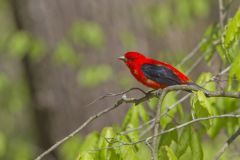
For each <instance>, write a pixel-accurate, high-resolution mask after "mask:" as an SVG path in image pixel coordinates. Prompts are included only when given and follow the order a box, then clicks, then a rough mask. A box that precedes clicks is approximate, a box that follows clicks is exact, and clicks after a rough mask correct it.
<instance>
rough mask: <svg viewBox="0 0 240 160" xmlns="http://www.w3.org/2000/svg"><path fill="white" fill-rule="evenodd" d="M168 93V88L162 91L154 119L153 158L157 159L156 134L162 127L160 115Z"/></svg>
mask: <svg viewBox="0 0 240 160" xmlns="http://www.w3.org/2000/svg"><path fill="white" fill-rule="evenodd" d="M166 94H167V88H165V89H163V90H162V93H161V95H160V98H159V101H158V105H157V114H156V116H155V121H154V131H153V132H154V133H153V136H154V138H153V159H154V160H157V159H158V137H157V136H156V135H158V131H159V127H160V115H161V107H162V103H163V100H164V98H165V96H166Z"/></svg>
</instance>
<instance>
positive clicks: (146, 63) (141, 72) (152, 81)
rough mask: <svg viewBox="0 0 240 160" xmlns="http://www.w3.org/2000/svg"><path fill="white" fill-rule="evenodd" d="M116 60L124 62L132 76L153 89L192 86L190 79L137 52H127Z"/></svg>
mask: <svg viewBox="0 0 240 160" xmlns="http://www.w3.org/2000/svg"><path fill="white" fill-rule="evenodd" d="M118 59H120V60H122V61H124V62H125V64H126V65H127V66H128V68H129V69H130V71H131V73H132V75H133V76H134V77H135V78H136V79H137V80H138V81H139V82H141V83H142V84H144V85H145V86H147V87H150V88H153V89H159V88H162V89H163V88H165V87H168V86H172V85H180V84H193V83H192V82H189V81H190V79H189V78H188V77H187V76H186V75H184V74H183V73H181V72H180V71H179V70H177V69H176V68H174V67H173V66H171V65H170V64H168V63H165V62H161V61H158V60H155V59H151V58H148V57H145V56H144V55H143V54H141V53H138V52H127V53H125V55H124V56H122V57H119V58H118Z"/></svg>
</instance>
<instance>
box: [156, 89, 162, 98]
mask: <svg viewBox="0 0 240 160" xmlns="http://www.w3.org/2000/svg"><path fill="white" fill-rule="evenodd" d="M161 94H162V89H158V90H156V95H157V96H158V97H159V96H160V95H161Z"/></svg>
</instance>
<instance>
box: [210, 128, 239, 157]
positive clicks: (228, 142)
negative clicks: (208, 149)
mask: <svg viewBox="0 0 240 160" xmlns="http://www.w3.org/2000/svg"><path fill="white" fill-rule="evenodd" d="M239 135H240V128H238V130H237V131H236V132H235V133H234V134H233V135H232V136H231V137H229V138H228V140H227V141H226V142H225V144H224V145H223V147H222V148H221V149H220V150H219V152H218V153H217V154H216V156H215V157H214V160H218V159H220V157H221V156H222V154H223V153H224V152H225V150H226V149H227V148H228V146H229V145H230V144H231V143H232V142H233V141H234V140H235V139H236V138H237V137H238V136H239Z"/></svg>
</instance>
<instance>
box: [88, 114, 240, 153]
mask: <svg viewBox="0 0 240 160" xmlns="http://www.w3.org/2000/svg"><path fill="white" fill-rule="evenodd" d="M216 118H240V115H239V114H223V115H216V116H209V117H201V118H196V119H193V120H191V121H188V122H185V123H183V124H180V125H177V126H176V127H173V128H170V129H167V130H163V131H161V132H159V133H158V135H155V136H160V135H163V134H166V133H169V132H173V131H175V130H177V129H181V128H184V127H187V126H189V125H191V124H194V123H197V122H201V121H206V120H211V119H216ZM155 136H150V137H147V138H144V139H141V140H139V141H136V142H131V143H125V142H120V145H115V146H110V147H105V148H99V149H95V150H91V151H99V150H103V149H112V148H119V147H122V146H126V145H135V144H138V143H142V142H145V141H146V140H147V141H148V142H149V141H150V140H151V139H153V138H154V137H155ZM152 142H153V141H152ZM149 143H150V142H149Z"/></svg>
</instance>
